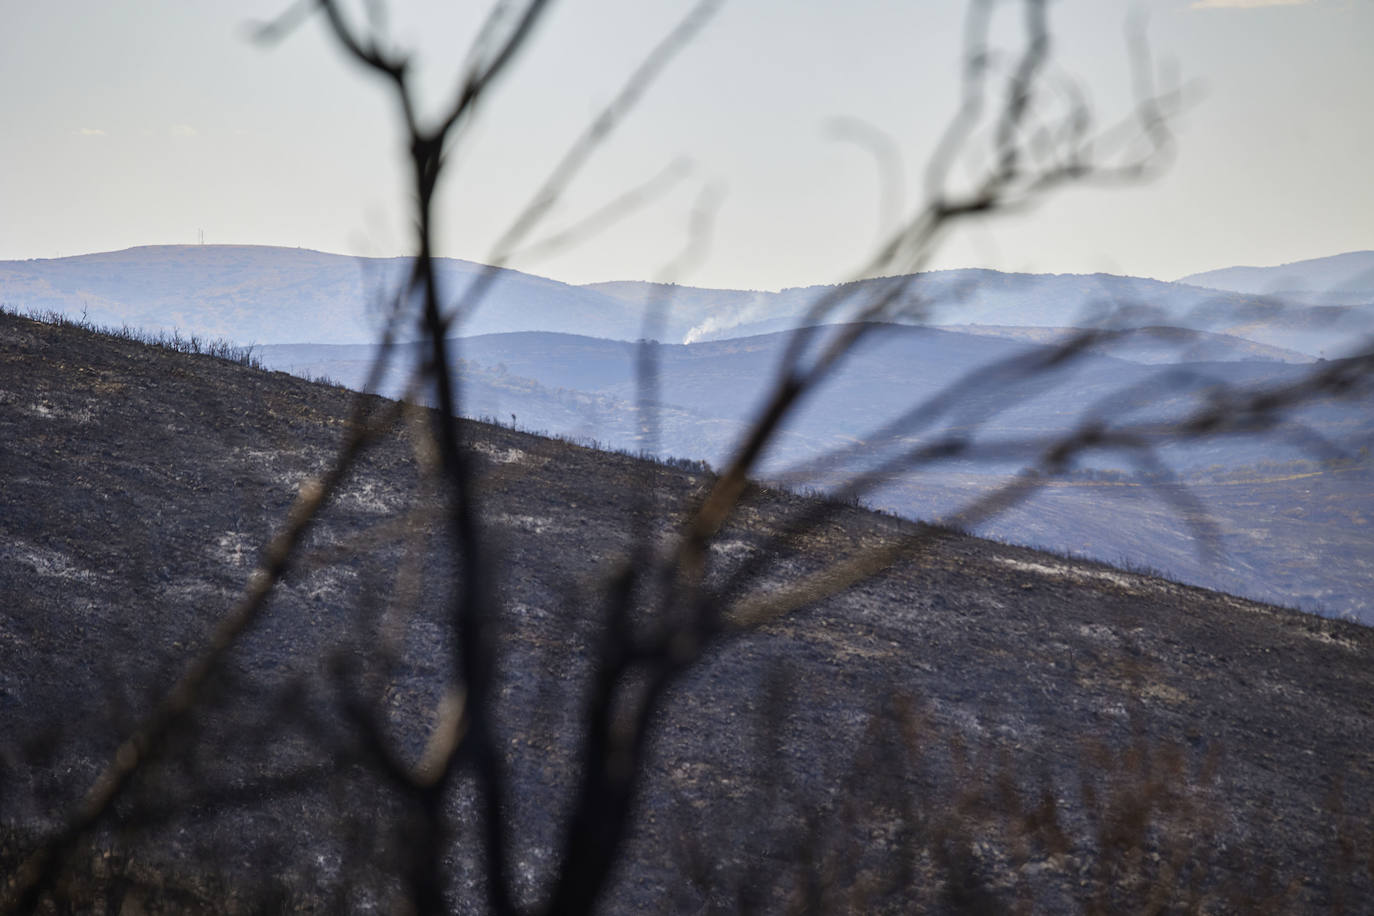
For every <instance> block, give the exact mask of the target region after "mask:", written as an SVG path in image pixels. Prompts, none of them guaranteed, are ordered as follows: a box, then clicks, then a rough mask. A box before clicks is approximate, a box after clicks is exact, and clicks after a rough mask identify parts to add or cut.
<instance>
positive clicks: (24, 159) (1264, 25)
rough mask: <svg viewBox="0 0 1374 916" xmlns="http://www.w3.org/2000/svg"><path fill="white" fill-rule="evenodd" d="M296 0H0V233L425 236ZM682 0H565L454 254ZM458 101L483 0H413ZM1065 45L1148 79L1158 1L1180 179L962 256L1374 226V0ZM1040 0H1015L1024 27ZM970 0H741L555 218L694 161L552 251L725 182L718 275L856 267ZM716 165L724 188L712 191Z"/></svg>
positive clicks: (1148, 262) (689, 274) (365, 118)
mask: <svg viewBox="0 0 1374 916" xmlns="http://www.w3.org/2000/svg"><path fill="white" fill-rule="evenodd" d="M284 6H285V4H284V2H283V0H241V2H235V3H226V2H223V0H142V2H132V3H129V2H126V3H110V2H108V0H45V2H42V3H33V2H30V0H0V10H3V17H4V18H3V26H4V27H3V28H2V29H0V85H4V87H5V91H4V92H3V94H0V125H3V129H0V259H11V258H30V257H54V256H56V255H58V254H62V255H70V254H78V253H84V252H91V251H105V250H112V249H118V248H126V247H130V246H134V245H147V244H169V243H192V242H195V241H196V240H197V239H198V234H199V232H200V231H201V230H203V231H204V237H205V240H206V241H207V242H210V243H256V244H269V245H286V246H301V247H307V248H317V249H321V250H326V251H337V252H345V253H355V254H373V255H390V254H398V253H402V252H403V251H404V250H405V249H406V246H407V245H408V243H409V240H410V239H409V234H408V232H409V230H408V228H407V227H408V218H407V215H406V213H405V209H404V204H405V192H404V184H403V183H402V175H403V173H402V171H401V170H400V157H399V155H398V154H399V151H400V150H399V143H398V140H397V134H396V131H395V126H396V124H395V120H394V117H393V113H392V110H391V108H390V107H389V105H388V102H387V98H386V96H385V95H384V93H383V92H382V89H381V87H380V86H379V85H377V84H376V83H375V82H374V81H373V80H371V79H369V78H367V77H366V76H365V75H364V74H363V73H361V72H360V71H359V70H357V69H356V68H355V67H353V66H352V65H350V64H348V63H347V62H346V61H345V60H344V59H343V57H342V56H341V55H340V54H339V53H338V52H337V50H336V49H335V48H334V47H333V45H332V44H331V43H330V41H329V39H328V37H327V35H326V33H325V30H324V28H323V24H322V23H321V22H319V21H314V20H310V21H307V22H306V23H305V24H304V25H303V26H302V27H301V28H299V29H298V30H297V31H296V32H295V33H293V34H292V35H291V36H290V37H288V38H287V39H286V40H285V41H283V42H282V43H280V44H278V45H276V46H273V47H270V48H264V47H260V46H256V45H254V44H252V43H251V42H250V41H248V40H247V39H246V37H245V28H244V26H245V23H246V22H247V21H249V20H251V19H253V18H254V17H257V18H268V17H270V16H272V15H273V14H274V13H276V12H278V11H280V10H281V9H283V8H284ZM686 8H687V4H686V3H684V2H681V0H561V2H556V4H555V7H554V11H553V13H552V14H551V15H550V16H549V17H548V19H547V20H546V21H545V23H544V24H543V26H542V27H541V29H540V31H539V32H538V34H537V37H536V40H535V41H534V42H533V43H532V44H531V45H530V47H529V49H528V52H527V53H526V55H525V56H524V57H523V58H522V59H521V61H520V63H519V66H518V68H517V69H516V71H515V72H513V73H512V75H511V78H509V79H508V80H506V81H505V82H504V83H502V84H501V85H500V87H499V89H498V90H497V91H496V92H495V93H494V94H493V96H492V97H491V98H490V99H489V101H488V104H487V105H486V107H485V108H484V109H483V110H482V111H481V113H480V117H479V120H478V122H477V123H476V125H475V127H474V130H473V131H472V132H471V133H469V134H468V135H467V136H466V137H465V138H464V141H463V144H462V146H461V147H460V148H459V150H458V152H457V153H456V155H455V158H454V166H455V168H454V169H453V170H452V172H451V174H450V175H449V176H448V183H447V184H446V185H445V186H444V189H443V194H442V200H441V207H440V213H439V218H440V247H441V253H443V254H448V255H453V256H457V257H463V258H469V259H472V260H479V261H480V260H484V259H485V258H486V256H487V254H488V252H489V251H490V247H491V244H492V242H493V240H494V239H495V237H496V236H497V234H498V233H499V232H500V230H501V229H503V228H504V227H505V225H506V223H507V221H508V220H509V219H510V218H511V216H512V214H513V213H514V212H515V211H516V209H517V208H518V207H519V205H521V204H522V203H523V202H524V201H525V199H526V197H527V196H528V194H529V193H530V189H531V188H532V186H533V184H534V182H536V181H537V180H538V179H540V178H541V177H542V176H543V175H544V174H545V173H546V172H547V171H548V169H549V168H550V167H551V165H552V164H553V163H554V162H555V161H556V160H557V158H558V156H559V155H560V153H561V152H562V151H563V150H564V149H565V148H566V146H567V145H568V143H569V142H570V141H571V140H572V139H573V138H574V137H575V136H576V134H577V132H578V131H579V130H580V129H581V128H582V127H583V125H584V124H585V123H586V122H587V120H588V118H589V117H590V116H591V115H592V114H593V113H594V112H595V111H597V110H598V108H599V107H600V106H601V105H603V104H604V103H605V102H606V101H607V100H608V99H609V98H610V97H611V96H612V94H613V93H614V91H615V89H616V87H617V86H618V85H619V84H620V82H621V81H622V80H623V79H624V78H625V76H626V75H627V74H628V73H629V72H630V70H631V69H632V68H633V67H634V65H635V63H636V62H637V61H638V60H639V59H640V58H641V57H642V56H643V54H644V53H645V49H646V48H647V47H648V46H649V45H650V44H651V43H652V42H653V41H654V40H655V38H656V37H658V36H660V35H661V34H663V33H664V32H665V31H666V30H667V29H668V28H670V27H671V24H672V23H673V22H674V21H676V19H677V18H678V17H680V16H681V15H682V13H683V11H684V10H685V9H686ZM392 9H393V13H392V17H391V19H392V21H391V31H392V34H393V36H394V40H395V41H396V42H397V43H399V44H402V45H405V46H413V47H415V48H417V54H418V55H419V61H420V63H421V65H422V73H423V76H424V88H425V89H426V90H428V91H427V93H426V97H427V98H428V99H430V100H431V101H430V104H431V105H433V104H437V100H438V99H439V98H440V97H441V96H442V95H443V90H444V88H445V87H447V86H448V84H449V83H450V82H452V76H451V74H452V72H453V71H452V68H453V66H454V64H455V62H456V61H458V60H460V59H461V57H462V53H463V50H464V49H465V47H466V44H467V41H468V39H469V38H470V36H471V34H472V31H473V29H474V28H475V24H476V22H477V19H478V12H479V9H480V4H476V3H437V2H434V3H402V2H396V3H393V4H392ZM1052 9H1053V21H1054V23H1055V37H1056V41H1057V45H1056V49H1057V55H1056V68H1057V72H1058V73H1059V74H1062V75H1066V76H1071V77H1074V78H1076V79H1077V80H1078V81H1079V83H1080V85H1081V87H1082V88H1083V90H1084V91H1085V92H1086V94H1087V96H1088V98H1089V100H1090V102H1091V104H1092V107H1093V109H1094V111H1095V112H1096V113H1097V116H1098V117H1099V119H1100V120H1101V121H1102V122H1103V123H1104V124H1106V123H1110V122H1114V121H1116V120H1119V119H1120V118H1121V117H1122V116H1123V115H1125V114H1126V113H1127V111H1128V109H1129V106H1130V103H1131V89H1130V86H1131V82H1130V67H1129V60H1128V57H1127V54H1126V39H1125V32H1126V24H1127V22H1128V20H1129V18H1130V16H1131V13H1132V11H1135V12H1137V13H1144V14H1145V21H1146V32H1147V35H1148V38H1149V42H1150V46H1151V48H1152V51H1153V53H1154V56H1155V62H1156V64H1157V67H1158V69H1159V70H1161V72H1163V73H1165V74H1167V73H1174V74H1177V77H1178V79H1179V80H1182V81H1185V82H1186V83H1188V84H1190V85H1192V86H1194V87H1195V88H1196V90H1197V91H1196V92H1195V93H1194V94H1195V95H1196V98H1194V99H1193V101H1191V102H1190V103H1189V104H1188V106H1187V108H1186V110H1185V111H1184V112H1183V113H1182V114H1180V115H1179V116H1178V117H1177V118H1176V119H1175V121H1174V124H1173V128H1174V131H1175V133H1176V137H1177V154H1176V157H1175V159H1174V161H1173V164H1172V166H1171V167H1170V169H1169V170H1168V171H1167V173H1166V174H1165V175H1164V177H1162V178H1160V179H1159V180H1157V181H1154V182H1152V183H1150V184H1148V185H1145V186H1141V187H1133V188H1128V189H1121V188H1107V189H1098V188H1095V189H1079V190H1073V191H1070V192H1067V193H1063V194H1060V195H1057V196H1056V198H1055V199H1053V200H1052V201H1050V202H1049V203H1047V204H1046V205H1044V206H1042V207H1040V208H1038V209H1036V210H1034V211H1033V212H1031V213H1028V214H1025V215H1019V216H1016V217H1014V218H1009V219H1006V220H999V221H998V222H995V223H987V224H982V225H980V226H979V227H977V228H973V229H970V230H968V231H964V232H960V233H959V234H957V235H956V236H954V237H953V238H951V239H950V240H949V241H948V242H947V243H946V244H945V246H944V247H943V248H942V249H941V252H940V255H939V257H938V258H937V260H936V266H990V267H998V268H1003V269H1026V270H1037V271H1053V272H1071V271H1072V272H1079V271H1092V270H1109V271H1113V272H1118V273H1129V274H1136V275H1143V276H1155V277H1160V278H1165V279H1170V278H1173V277H1177V276H1180V275H1183V274H1187V273H1190V272H1194V271H1200V270H1206V269H1210V268H1214V267H1222V266H1227V265H1232V264H1240V263H1245V264H1273V263H1280V262H1284V261H1291V260H1297V259H1302V258H1309V257H1318V256H1322V255H1327V254H1335V253H1338V252H1341V251H1348V250H1353V249H1362V248H1374V180H1371V177H1370V171H1369V170H1370V162H1371V156H1374V53H1372V52H1371V48H1374V0H1346V2H1338V0H1309V2H1300V0H1299V2H1291V0H1290V2H1283V0H1201V2H1191V0H1153V2H1145V3H1136V4H1128V3H1125V2H1118V0H1062V2H1059V3H1055V4H1053V6H1052ZM1016 15H1017V13H1016V10H1015V9H1013V8H1012V7H1011V6H1010V5H1008V6H1007V7H1006V8H1005V9H1003V10H1002V12H1001V13H1000V16H1001V19H1002V20H1004V21H1003V22H1002V23H1001V26H1002V28H1001V29H1000V30H999V34H1002V35H1004V36H1010V35H1012V34H1013V32H1014V26H1015V24H1016ZM962 22H963V12H962V10H961V8H960V4H957V3H952V2H943V0H941V2H936V0H905V2H899V0H845V2H837V0H731V2H727V4H726V6H725V7H724V9H723V10H722V12H721V13H720V14H719V15H718V16H717V17H716V18H715V20H714V21H713V22H712V23H711V24H710V25H709V26H708V28H707V31H706V32H705V33H704V34H703V35H702V37H701V38H700V40H699V41H697V42H696V43H695V44H694V45H693V46H692V47H690V48H689V49H688V50H687V51H686V52H685V53H684V54H683V56H682V57H681V58H680V59H679V60H678V61H677V62H676V63H675V64H674V65H673V67H672V69H671V70H669V71H668V72H667V73H666V74H665V75H664V77H663V78H662V79H661V81H660V82H659V83H657V84H656V85H655V86H654V87H653V88H652V90H651V91H650V93H649V94H648V95H647V96H646V97H645V99H644V100H643V102H642V104H641V106H640V108H639V109H638V110H637V111H636V112H635V114H634V115H633V117H632V118H631V120H630V121H628V122H627V123H625V124H624V125H623V126H622V127H621V128H620V129H619V130H618V131H617V132H616V133H615V134H614V136H613V137H612V139H611V141H610V142H609V143H608V144H607V145H606V146H605V147H604V149H603V150H602V151H601V153H600V155H599V157H598V158H597V159H596V160H595V162H594V163H593V165H592V166H591V167H589V168H588V169H587V170H586V171H585V172H584V173H583V174H582V175H581V176H580V177H579V179H578V181H577V182H576V183H575V185H574V186H573V187H572V188H571V189H570V190H569V193H568V195H567V198H566V200H565V201H564V202H563V204H562V205H561V206H560V207H559V208H558V209H557V210H556V211H555V213H554V214H553V216H552V219H551V222H550V223H549V224H548V228H549V229H550V230H556V229H558V228H559V227H560V226H563V225H566V224H568V223H569V222H570V221H575V220H576V219H578V218H579V217H580V216H581V215H583V214H585V213H587V212H589V211H591V210H593V209H595V208H596V207H597V206H598V205H600V204H602V203H604V202H605V201H607V200H610V199H612V198H614V197H615V196H616V195H617V194H619V193H621V192H623V191H624V189H625V188H626V187H627V186H630V185H633V184H635V183H638V182H641V181H646V180H648V179H649V178H651V177H653V176H654V175H656V174H658V173H659V172H660V171H661V170H663V169H664V168H666V167H667V166H669V164H670V163H673V162H674V161H676V160H679V159H682V160H687V161H689V162H690V163H691V171H690V173H689V174H688V175H687V177H686V178H685V179H683V180H682V181H681V182H679V183H678V184H677V185H675V186H674V187H673V188H672V189H671V190H670V191H669V192H668V193H666V194H664V195H663V196H662V197H660V198H659V199H657V200H655V201H654V203H653V204H652V205H651V206H649V207H647V208H645V209H644V210H642V211H640V212H637V213H636V214H635V215H633V216H632V217H631V218H629V219H627V220H625V221H624V222H622V223H620V224H618V225H617V226H616V227H614V228H613V229H611V230H609V231H607V232H605V233H603V234H601V235H599V236H597V237H596V238H595V239H593V240H591V241H588V242H586V243H585V244H583V245H581V246H579V247H577V248H575V249H573V250H570V251H567V252H564V253H561V254H558V255H557V256H554V257H549V258H546V259H541V260H528V261H517V262H516V264H515V266H518V267H522V268H524V269H527V270H529V271H531V272H533V273H539V274H544V275H547V276H553V277H557V278H559V279H564V280H568V281H572V282H589V281H593V280H604V279H622V278H624V279H631V278H634V279H639V278H653V277H656V276H660V275H662V274H663V271H664V270H665V268H666V265H669V264H671V263H673V262H674V260H675V259H676V258H677V257H678V256H679V254H680V252H681V251H682V248H683V245H684V242H685V240H686V239H687V236H688V225H689V219H690V214H691V212H692V211H693V209H694V207H695V206H696V204H697V202H698V201H699V200H701V199H703V196H702V195H703V193H704V192H705V193H706V194H707V197H706V199H713V200H715V201H716V205H715V207H714V210H713V213H714V219H713V226H714V229H713V231H712V233H711V236H710V244H709V247H708V248H707V249H706V252H705V254H704V256H703V257H702V258H701V259H699V261H697V262H696V263H695V264H694V265H693V266H692V267H691V268H690V269H689V270H687V271H685V272H682V273H679V274H677V275H676V279H678V280H680V281H681V282H689V283H693V284H697V285H715V286H736V287H755V288H777V287H782V286H791V285H801V284H807V283H814V282H830V281H835V280H838V279H842V278H844V277H845V276H847V275H848V274H849V273H850V272H851V271H852V270H853V269H855V268H856V267H857V266H859V265H860V264H861V263H862V262H863V260H864V255H865V253H866V252H867V251H868V250H869V249H870V248H871V247H872V245H873V244H874V243H875V241H876V240H877V238H878V237H879V232H880V229H881V228H882V226H881V223H880V220H881V219H882V218H883V214H885V213H891V212H892V208H893V206H894V205H895V204H897V203H898V201H896V200H894V199H892V197H893V195H888V197H889V199H888V200H887V201H883V200H880V191H881V190H882V189H884V188H887V189H888V190H891V187H890V186H889V185H886V184H885V183H884V182H882V181H880V179H879V175H880V172H879V169H878V168H877V166H876V164H875V158H874V156H873V155H872V153H871V152H869V151H867V150H866V149H865V148H864V147H863V146H861V145H858V144H856V143H853V142H846V141H843V140H840V139H836V137H835V136H834V134H833V130H832V129H831V128H830V127H829V126H828V125H831V124H832V123H833V120H834V119H835V118H836V117H845V118H850V119H858V120H859V121H861V122H863V123H864V124H866V125H868V126H869V128H870V129H872V130H876V131H879V132H881V133H882V134H884V135H886V136H887V137H889V138H890V139H891V141H892V142H893V143H895V144H896V145H897V146H898V147H899V148H900V153H901V162H902V178H903V184H904V186H905V195H904V196H905V199H904V201H901V203H902V204H904V206H906V207H907V208H911V207H914V206H915V205H916V204H917V203H919V198H918V192H919V190H920V187H921V175H922V172H923V166H924V164H925V161H926V159H927V158H928V157H929V155H930V153H931V150H932V147H933V145H934V143H935V140H936V138H937V136H938V134H939V131H940V129H941V128H942V127H943V125H944V124H945V123H946V121H947V120H948V118H949V117H950V115H951V114H952V112H953V111H954V108H955V105H956V102H957V95H958V85H957V82H956V74H957V61H958V54H959V49H960V30H961V27H962ZM707 189H710V190H709V191H708V190H707Z"/></svg>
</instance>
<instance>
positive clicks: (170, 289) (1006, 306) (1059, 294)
mask: <svg viewBox="0 0 1374 916" xmlns="http://www.w3.org/2000/svg"><path fill="white" fill-rule="evenodd" d="M1371 258H1374V254H1371V253H1369V252H1363V253H1361V252H1356V253H1353V254H1350V255H1340V256H1337V257H1336V258H1328V259H1321V260H1320V261H1311V262H1300V263H1298V264H1294V265H1285V266H1284V267H1283V268H1263V269H1256V268H1231V269H1228V270H1225V271H1217V272H1213V273H1212V274H1200V275H1196V276H1193V277H1189V278H1185V279H1186V280H1187V282H1178V283H1166V282H1162V281H1158V280H1150V279H1142V278H1136V277H1118V276H1113V275H1110V274H1086V275H1078V274H1055V275H1050V274H1008V273H1001V272H998V271H992V270H974V269H970V270H950V271H936V272H932V273H927V274H922V275H919V276H917V277H893V278H884V279H877V280H864V281H858V282H855V283H850V284H845V285H842V286H815V287H805V288H795V289H785V290H781V291H778V292H767V291H752V290H715V289H701V288H696V287H688V286H671V285H662V284H649V283H638V282H612V283H598V284H592V285H589V286H572V285H569V284H566V283H560V282H558V281H556V280H550V279H547V278H543V277H537V276H534V275H531V274H526V273H521V272H519V271H513V270H498V271H495V272H494V273H492V274H491V276H492V277H494V279H493V281H492V283H491V285H490V287H489V289H488V290H487V292H486V294H485V296H484V297H483V298H482V300H481V301H480V302H479V303H478V304H477V306H476V307H475V308H473V309H471V310H470V311H469V312H468V313H466V314H465V316H464V318H463V320H462V321H461V322H460V332H461V333H462V334H464V335H467V336H473V335H480V334H501V333H512V332H521V331H548V332H559V333H574V334H582V335H586V336H592V337H600V338H604V339H609V340H636V339H638V338H641V337H645V336H651V337H656V338H658V339H660V340H662V341H664V342H670V343H690V342H696V341H703V340H719V339H727V338H734V337H744V336H751V335H757V334H763V333H769V332H773V331H780V330H785V329H787V328H790V327H792V326H794V325H795V324H797V323H798V322H799V321H802V320H808V315H810V318H809V321H810V323H825V324H828V323H839V322H844V321H850V320H853V319H854V318H855V317H856V316H857V315H858V314H859V313H860V312H861V311H862V309H863V308H864V307H865V306H866V305H867V304H869V303H871V302H873V301H874V300H875V299H876V298H882V297H890V298H891V299H892V302H893V303H894V305H895V306H897V309H896V313H895V314H893V315H890V316H889V319H890V320H895V321H897V322H899V323H908V324H934V325H960V326H966V325H979V326H987V325H992V326H998V327H1003V328H1006V327H1037V328H1063V327H1084V326H1103V325H1105V326H1112V327H1127V328H1136V327H1153V326H1171V327H1181V328H1187V329H1191V330H1197V331H1207V332H1209V333H1216V334H1223V335H1228V336H1232V337H1238V338H1241V339H1244V340H1248V341H1252V342H1255V343H1258V344H1262V345H1264V346H1266V347H1272V348H1278V349H1282V350H1286V351H1295V352H1297V353H1301V354H1305V355H1307V356H1309V357H1317V356H1323V355H1324V356H1328V357H1330V356H1337V355H1341V354H1342V353H1343V352H1345V351H1344V350H1343V349H1342V348H1348V346H1349V344H1350V341H1351V340H1352V339H1355V338H1359V337H1362V336H1363V335H1366V334H1369V333H1370V332H1371V331H1374V289H1370V288H1369V286H1370V285H1371V283H1370V280H1369V276H1370V274H1369V272H1368V271H1369V270H1370V269H1374V267H1369V266H1368V262H1369V261H1370V259H1371ZM1326 262H1332V263H1331V264H1327V263H1326ZM408 265H409V261H408V259H405V258H353V257H345V256H342V255H332V254H324V253H321V252H317V251H308V250H303V249H288V248H270V247H263V246H248V245H214V246H155V247H144V248H131V249H128V250H125V251H117V252H108V253H104V254H91V255H81V256H77V257H69V258H59V259H38V260H29V261H4V262H0V303H4V304H6V305H8V306H10V307H11V308H17V309H21V310H52V311H57V312H61V313H63V314H66V315H69V316H71V315H82V314H85V315H86V316H87V318H88V319H89V320H90V321H93V322H95V323H98V324H108V325H115V326H119V325H125V324H127V325H132V326H136V327H143V328H150V329H165V328H171V327H176V328H179V329H181V330H182V331H183V332H189V333H196V334H202V335H209V336H220V337H225V338H229V339H232V340H234V341H237V342H239V343H255V344H284V343H327V344H363V343H370V342H372V341H373V340H375V339H376V336H377V332H378V329H379V328H380V327H381V326H382V324H383V321H384V316H385V315H386V314H387V312H388V308H389V306H388V299H387V294H388V291H394V290H395V289H397V288H398V287H399V285H400V284H401V282H402V280H403V278H404V276H405V272H406V270H407V268H408ZM438 269H439V275H440V279H441V285H442V286H443V288H444V289H446V290H447V298H448V299H449V300H450V301H452V302H454V303H457V302H460V301H462V300H463V297H464V295H465V293H467V292H468V291H470V290H471V289H472V284H473V282H474V280H475V279H476V278H478V277H479V276H481V275H482V274H483V273H484V272H485V271H489V270H491V269H490V268H484V267H483V266H481V265H478V264H474V263H471V262H468V261H460V260H454V259H440V261H439V264H438ZM1256 270H1259V271H1260V272H1261V273H1263V271H1280V273H1277V274H1264V276H1263V277H1261V276H1259V275H1257V274H1254V273H1253V271H1256ZM1264 277H1269V278H1270V279H1265V278H1264ZM1283 277H1291V278H1295V279H1294V280H1293V282H1301V283H1302V284H1303V286H1302V288H1301V290H1300V292H1299V293H1295V294H1294V295H1292V296H1288V295H1287V294H1284V295H1283V296H1270V295H1262V294H1261V293H1262V292H1267V291H1268V290H1269V289H1270V288H1271V287H1272V286H1273V285H1274V283H1277V282H1278V281H1279V280H1280V279H1281V278H1283ZM1341 277H1344V278H1345V279H1343V280H1339V282H1337V281H1334V280H1333V283H1332V284H1327V285H1321V283H1320V281H1322V280H1324V279H1327V278H1341ZM1228 283H1230V284H1232V285H1233V286H1234V287H1235V289H1228V288H1224V287H1226V286H1227V284H1228ZM1312 284H1318V285H1316V286H1313V285H1312ZM1342 284H1344V285H1342ZM1204 286H1211V287H1214V288H1204ZM1314 289H1315V290H1317V291H1319V292H1320V295H1317V294H1316V293H1314V292H1312V291H1313V290H1314ZM1237 290H1238V291H1237ZM818 303H829V304H830V305H832V306H833V308H830V309H827V310H825V311H824V312H823V313H822V314H811V313H812V311H813V309H815V308H816V307H817V305H818ZM650 307H652V308H654V309H656V310H657V311H658V313H660V314H661V315H662V320H661V323H659V324H657V325H646V323H645V319H644V316H645V314H646V310H647V309H649V308H650ZM402 330H403V331H404V330H405V329H402ZM1289 358H1291V357H1289Z"/></svg>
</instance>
